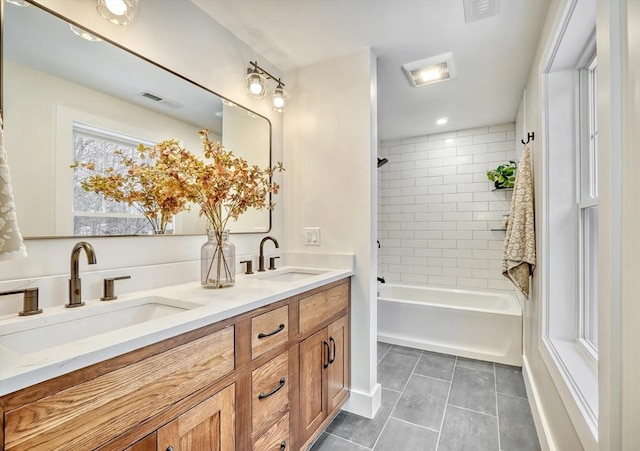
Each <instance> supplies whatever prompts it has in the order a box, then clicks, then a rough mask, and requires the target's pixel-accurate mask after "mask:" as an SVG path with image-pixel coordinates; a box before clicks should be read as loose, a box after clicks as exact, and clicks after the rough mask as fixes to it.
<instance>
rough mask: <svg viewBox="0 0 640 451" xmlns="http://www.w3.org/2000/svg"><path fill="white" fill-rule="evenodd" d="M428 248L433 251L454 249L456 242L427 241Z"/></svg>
mask: <svg viewBox="0 0 640 451" xmlns="http://www.w3.org/2000/svg"><path fill="white" fill-rule="evenodd" d="M428 246H429V247H431V248H434V249H456V248H457V245H456V240H429V243H428Z"/></svg>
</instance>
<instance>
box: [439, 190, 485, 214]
mask: <svg viewBox="0 0 640 451" xmlns="http://www.w3.org/2000/svg"><path fill="white" fill-rule="evenodd" d="M445 195H446V194H445ZM488 208H489V206H488V205H487V202H459V203H458V211H485V210H487V209H488Z"/></svg>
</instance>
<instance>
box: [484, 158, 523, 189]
mask: <svg viewBox="0 0 640 451" xmlns="http://www.w3.org/2000/svg"><path fill="white" fill-rule="evenodd" d="M487 178H488V179H489V180H491V181H492V182H493V184H494V186H495V187H496V189H505V188H513V185H514V184H515V181H516V162H515V161H509V163H505V164H501V165H500V166H498V167H497V168H495V169H491V170H490V171H487Z"/></svg>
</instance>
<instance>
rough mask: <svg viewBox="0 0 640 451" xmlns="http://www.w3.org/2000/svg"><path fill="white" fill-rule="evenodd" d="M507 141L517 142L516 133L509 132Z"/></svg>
mask: <svg viewBox="0 0 640 451" xmlns="http://www.w3.org/2000/svg"><path fill="white" fill-rule="evenodd" d="M507 139H508V140H510V141H511V140H515V139H516V132H515V131H510V132H507Z"/></svg>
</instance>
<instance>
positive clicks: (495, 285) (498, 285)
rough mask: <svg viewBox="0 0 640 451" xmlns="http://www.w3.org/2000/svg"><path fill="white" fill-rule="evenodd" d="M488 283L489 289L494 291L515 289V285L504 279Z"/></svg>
mask: <svg viewBox="0 0 640 451" xmlns="http://www.w3.org/2000/svg"><path fill="white" fill-rule="evenodd" d="M488 283H489V286H488V288H490V289H492V290H506V291H513V289H514V285H513V284H512V283H511V282H510V281H509V280H507V279H506V278H504V277H503V280H489V281H488Z"/></svg>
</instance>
